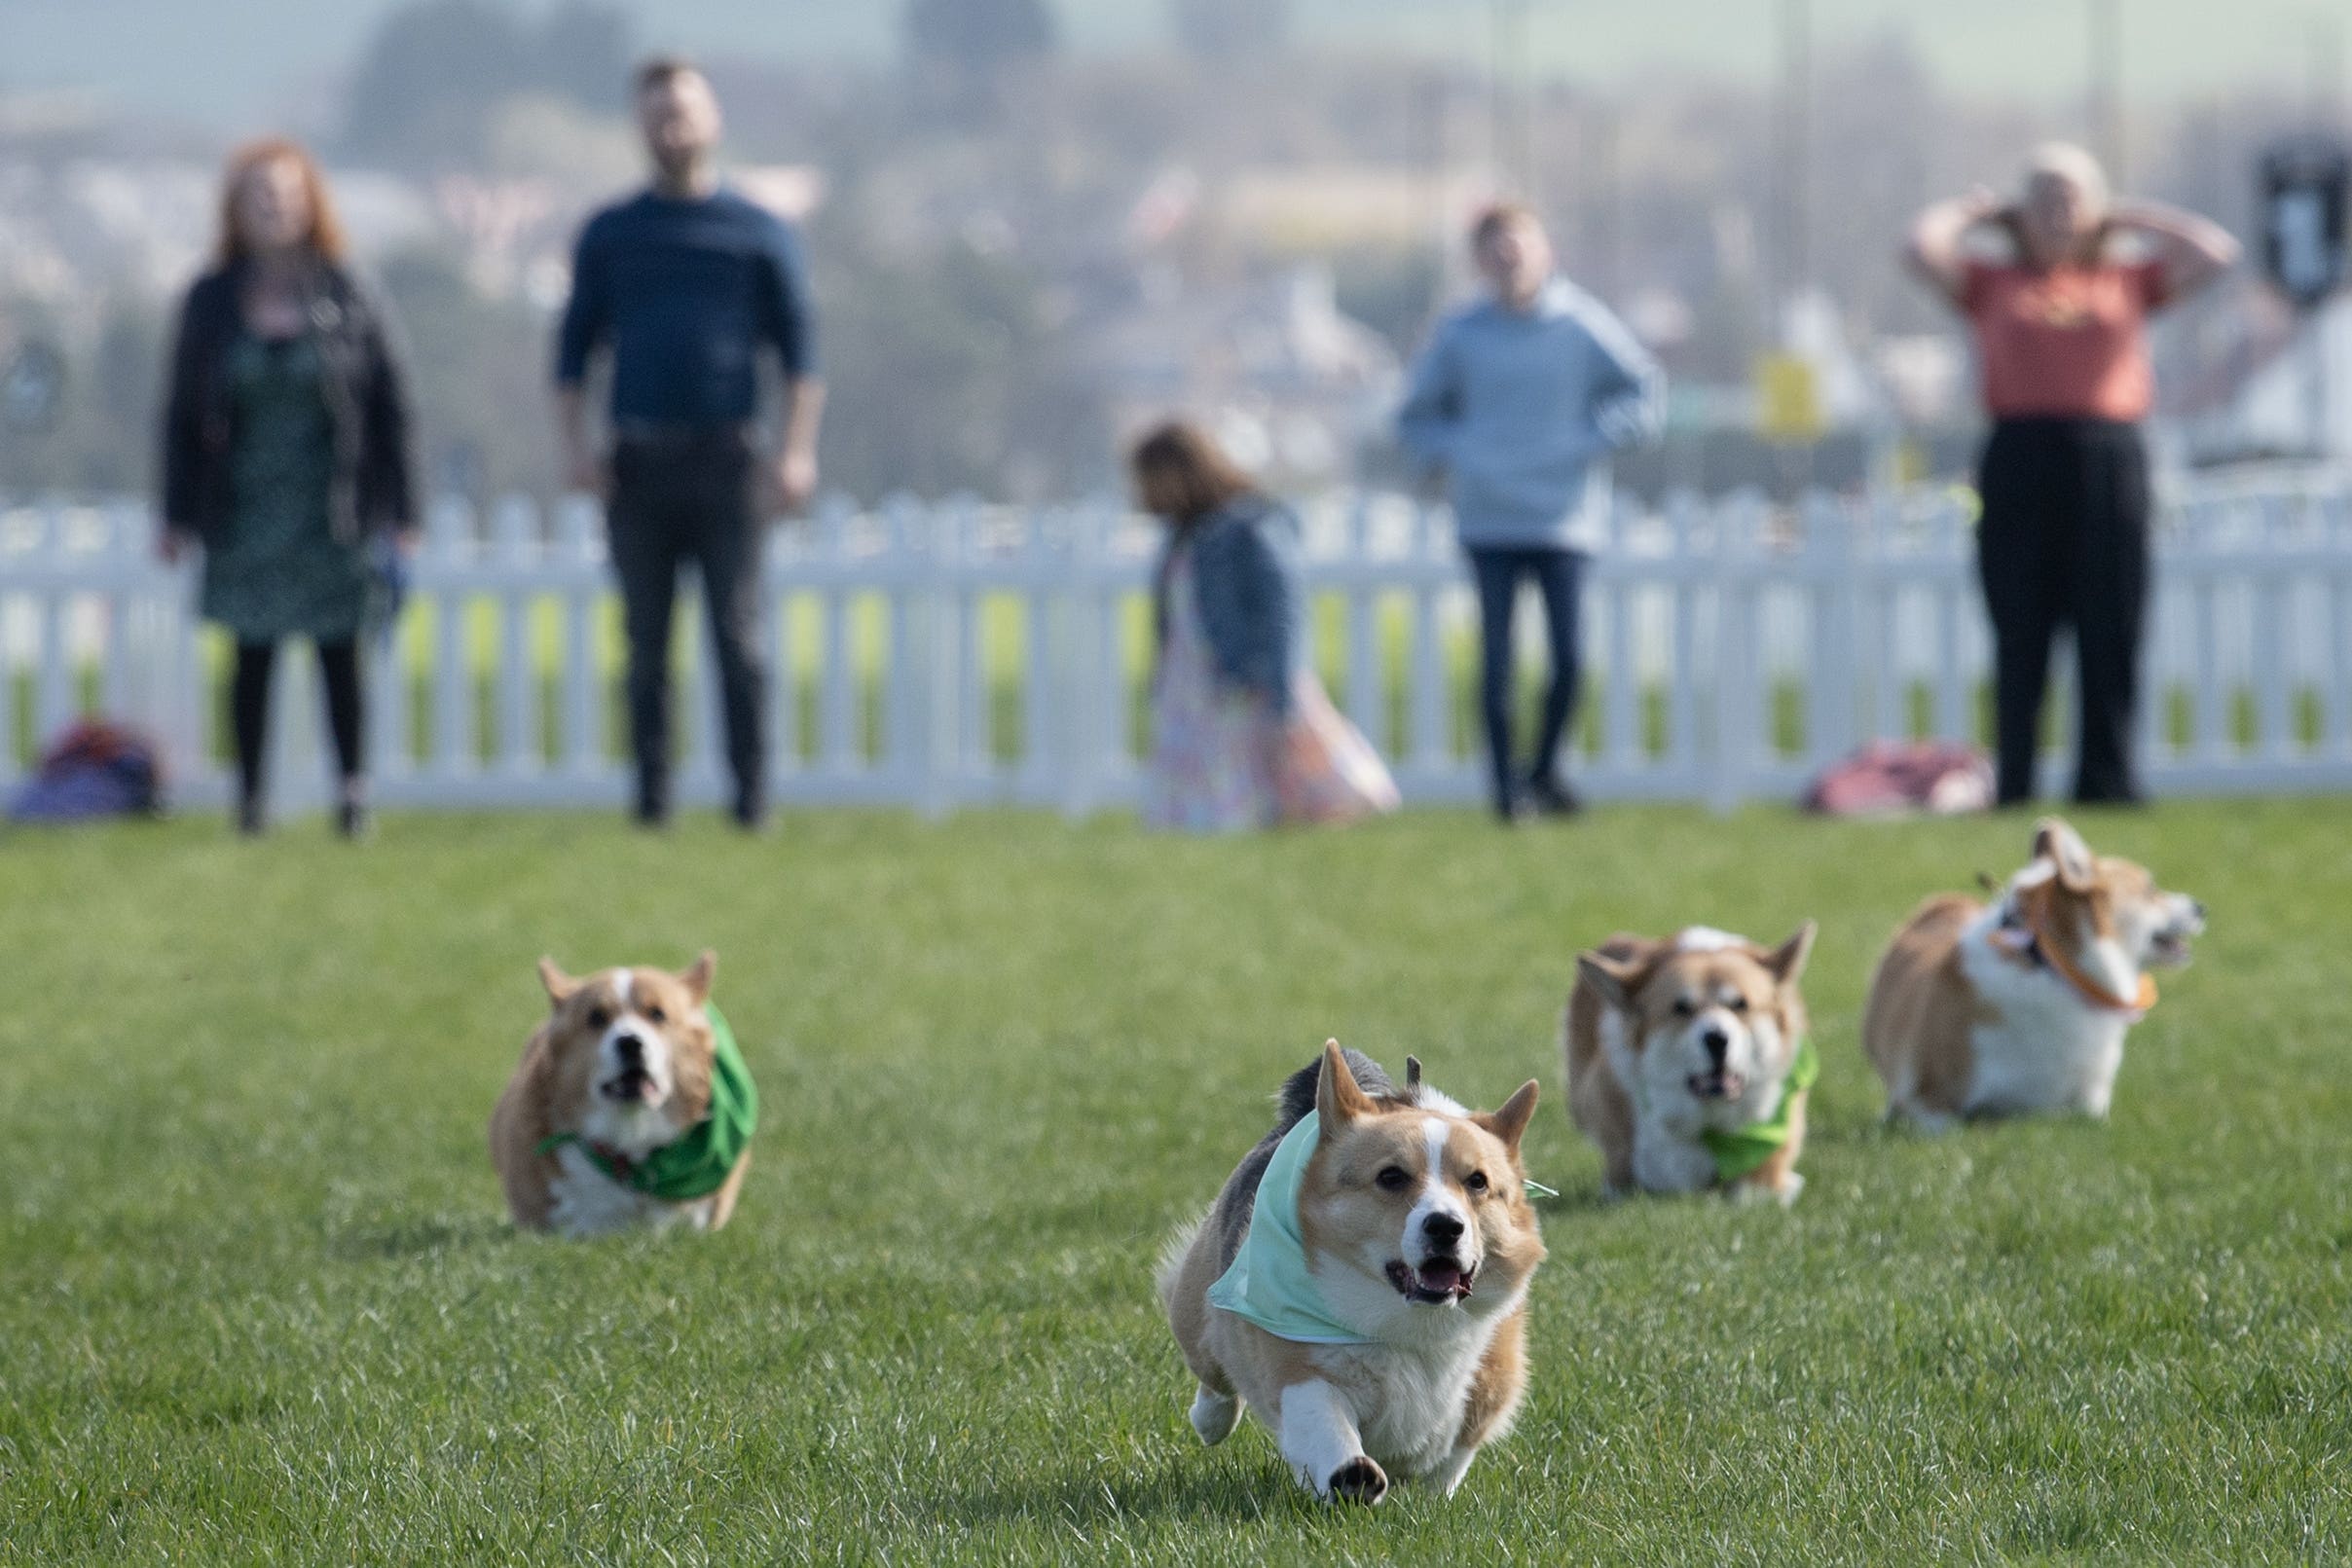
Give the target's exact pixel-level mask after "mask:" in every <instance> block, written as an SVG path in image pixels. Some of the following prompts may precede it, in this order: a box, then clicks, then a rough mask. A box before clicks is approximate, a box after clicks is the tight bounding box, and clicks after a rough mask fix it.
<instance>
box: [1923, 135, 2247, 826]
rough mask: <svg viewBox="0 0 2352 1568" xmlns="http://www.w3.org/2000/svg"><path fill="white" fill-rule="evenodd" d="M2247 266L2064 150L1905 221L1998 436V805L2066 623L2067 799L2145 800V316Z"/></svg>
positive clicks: (2219, 242)
mask: <svg viewBox="0 0 2352 1568" xmlns="http://www.w3.org/2000/svg"><path fill="white" fill-rule="evenodd" d="M1979 235H1983V236H1984V237H1986V238H1988V239H1990V240H1992V241H1993V244H1992V246H1991V247H1990V248H1991V250H1992V252H1993V253H1992V254H1991V255H1987V254H1986V253H1985V251H1986V249H1987V248H1988V247H1986V246H1983V245H1980V244H1979V243H1977V238H1978V236H1979ZM2237 256H2238V246H2237V242H2236V241H2235V240H2234V239H2232V238H2231V237H2229V236H2228V234H2226V233H2225V232H2224V231H2223V230H2222V229H2221V228H2220V227H2219V226H2218V225H2216V224H2214V223H2212V222H2210V221H2209V220H2207V219H2204V218H2201V217H2198V216H2196V215H2194V214H2193V213H2187V212H2182V211H2179V210H2177V209H2175V208H2171V207H2166V206H2161V205H2159V204H2157V203H2155V202H2152V201H2131V202H2122V201H2110V200H2109V198H2108V191H2107V179H2106V176H2105V174H2104V173H2103V172H2102V171H2101V169H2100V167H2099V164H2098V163H2097V161H2096V160H2094V159H2093V158H2092V157H2091V156H2090V155H2089V154H2088V153H2086V152H2083V151H2082V150H2081V149H2080V148H2078V147H2071V146H2066V145H2062V144H2053V145H2051V146H2046V147H2043V148H2042V149H2040V151H2039V152H2037V153H2036V154H2035V155H2034V157H2033V158H2032V159H2031V160H2030V161H2029V162H2028V164H2027V165H2026V174H2025V185H2024V191H2023V195H2022V196H2021V197H2020V198H2019V199H2018V200H2017V201H2014V202H2005V203H2004V202H2003V201H2000V200H1999V199H1998V198H1996V197H1994V196H1993V195H1991V194H1990V193H1989V192H1985V191H1982V190H1979V191H1976V192H1972V193H1970V194H1969V195H1967V196H1965V197H1961V198H1959V199H1957V200H1954V201H1941V202H1938V203H1936V204H1935V205H1934V206H1931V207H1929V208H1928V210H1927V211H1925V212H1923V213H1922V214H1920V216H1919V219H1918V221H1917V222H1916V223H1915V224H1914V225H1913V226H1912V230H1911V237H1910V243H1909V245H1908V247H1907V248H1906V251H1905V255H1904V260H1905V262H1906V263H1907V264H1908V266H1909V267H1910V269H1911V271H1912V272H1913V273H1916V274H1917V275H1918V276H1919V277H1920V278H1921V280H1922V281H1924V282H1926V283H1927V284H1928V286H1929V287H1930V288H1932V289H1934V290H1935V291H1936V292H1937V293H1939V294H1941V295H1942V296H1943V297H1944V298H1945V299H1947V300H1949V301H1950V302H1951V303H1952V305H1953V306H1954V307H1955V308H1956V309H1958V310H1960V312H1961V313H1962V314H1963V315H1964V316H1966V318H1967V321H1968V324H1969V327H1970V328H1971V329H1972V331H1973V334H1974V337H1975V340H1976V354H1977V363H1978V367H1979V371H1980V374H1981V376H1982V378H1983V392H1984V401H1985V411H1986V413H1987V414H1989V415H1990V416H1991V417H1992V421H1993V430H1992V435H1991V438H1990V439H1989V440H1988V441H1987V442H1986V445H1985V451H1984V458H1983V462H1982V465H1981V468H1980V471H1979V477H1978V489H1979V491H1980V492H1981V493H1982V495H1983V498H1984V519H1983V523H1982V525H1981V526H1980V528H1979V529H1978V533H1977V563H1978V570H1979V573H1980V575H1981V578H1982V580H1983V584H1984V594H1985V607H1986V609H1987V611H1988V612H1989V613H1990V615H1991V618H1992V622H1993V645H1994V665H1995V671H1994V687H1993V698H1994V701H1993V707H1994V715H1995V720H1994V728H1995V732H1996V750H1997V752H1998V754H1999V757H2000V773H1999V779H2000V782H1999V799H2000V801H2001V803H2002V804H2004V805H2009V804H2015V803H2018V802H2021V801H2025V800H2029V799H2031V798H2032V796H2033V793H2034V772H2035V762H2036V750H2037V747H2036V740H2037V737H2038V735H2039V733H2040V717H2041V702H2042V696H2043V693H2044V691H2045V689H2046V687H2047V685H2048V677H2049V663H2050V644H2051V640H2052V638H2054V637H2055V636H2056V634H2057V631H2058V628H2059V627H2060V626H2062V625H2071V626H2072V627H2073V628H2074V632H2075V647H2076V664H2077V667H2078V670H2079V672H2080V675H2081V680H2080V686H2081V700H2080V703H2079V707H2080V710H2081V714H2080V717H2081V728H2080V739H2079V743H2078V747H2077V751H2076V775H2075V798H2076V800H2078V801H2084V802H2109V803H2130V802H2134V801H2137V800H2138V799H2139V798H2140V791H2139V782H2138V779H2137V777H2136V775H2135V773H2134V771H2133V764H2132V755H2131V735H2132V715H2133V712H2134V711H2135V709H2136V707H2137V704H2138V694H2139V661H2140V640H2141V630H2142V623H2143V621H2144V619H2145V611H2146V605H2147V600H2148V563H2149V544H2148V522H2149V486H2148V456H2147V451H2146V448H2145V447H2144V445H2143V443H2142V441H2141V438H2140V421H2141V420H2142V419H2146V418H2147V416H2148V412H2149V408H2150V404H2151V403H2152V401H2153V399H2154V391H2155V381H2154V376H2153V374H2152V372H2151V370H2150V364H2149V354H2148V333H2147V326H2148V318H2149V317H2150V315H2151V314H2153V313H2154V312H2155V311H2157V310H2162V309H2163V308H2164V307H2166V306H2168V305H2171V304H2173V303H2175V302H2177V301H2179V300H2181V299H2184V298H2186V297H2187V296H2188V295H2190V294H2193V293H2195V292H2196V291H2197V290H2198V289H2201V288H2203V287H2205V286H2206V285H2207V284H2208V283H2211V282H2212V281H2213V280H2214V279H2215V278H2217V277H2219V276H2221V275H2222V274H2223V273H2225V272H2227V271H2228V270H2229V268H2230V267H2231V266H2232V265H2233V264H2234V263H2235V262H2236V260H2237Z"/></svg>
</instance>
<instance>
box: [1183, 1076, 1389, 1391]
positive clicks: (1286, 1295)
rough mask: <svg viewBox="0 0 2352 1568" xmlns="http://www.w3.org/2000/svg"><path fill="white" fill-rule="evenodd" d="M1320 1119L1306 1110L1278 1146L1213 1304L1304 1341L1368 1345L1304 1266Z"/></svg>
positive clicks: (1279, 1335)
mask: <svg viewBox="0 0 2352 1568" xmlns="http://www.w3.org/2000/svg"><path fill="white" fill-rule="evenodd" d="M1319 1135H1320V1134H1319V1129H1318V1118H1317V1117H1316V1115H1315V1112H1311V1111H1310V1112H1307V1113H1306V1114H1305V1116H1304V1117H1302V1118H1301V1119H1300V1121H1299V1124H1298V1125H1297V1126H1295V1127H1293V1128H1291V1130H1290V1131H1289V1132H1287V1133H1285V1134H1283V1137H1282V1142H1281V1143H1280V1144H1278V1145H1276V1146H1275V1148H1274V1157H1273V1159H1272V1160H1271V1161H1270V1162H1269V1163H1268V1165H1267V1167H1266V1175H1265V1176H1264V1177H1263V1178H1262V1179H1261V1180H1260V1181H1259V1183H1258V1196H1257V1199H1256V1201H1255V1202H1253V1203H1252V1204H1251V1205H1250V1225H1249V1234H1247V1235H1246V1236H1244V1237H1242V1238H1241V1250H1240V1251H1239V1252H1238V1253H1235V1254H1234V1255H1233V1266H1232V1267H1231V1268H1229V1269H1227V1270H1226V1271H1225V1273H1224V1275H1223V1276H1222V1277H1220V1278H1219V1279H1218V1281H1217V1283H1216V1284H1214V1285H1212V1286H1210V1287H1209V1305H1211V1306H1214V1307H1221V1308H1223V1309H1224V1310H1225V1311H1228V1312H1231V1313H1232V1314H1233V1315H1234V1316H1235V1317H1237V1318H1247V1319H1248V1320H1249V1321H1250V1322H1252V1323H1254V1324H1256V1325H1257V1326H1258V1327H1259V1328H1261V1329H1264V1330H1265V1331H1267V1332H1268V1333H1270V1334H1272V1335H1273V1336H1274V1337H1275V1338H1277V1339H1292V1340H1296V1341H1298V1342H1299V1343H1301V1344H1305V1345H1368V1344H1370V1343H1372V1341H1371V1340H1369V1339H1367V1338H1366V1337H1365V1336H1364V1335H1362V1334H1360V1333H1358V1332H1356V1331H1355V1330H1353V1329H1351V1328H1349V1327H1348V1326H1347V1325H1346V1324H1344V1323H1341V1321H1340V1320H1339V1319H1337V1318H1335V1317H1333V1316H1332V1315H1331V1308H1330V1307H1328V1306H1326V1305H1325V1304H1324V1301H1323V1293H1322V1292H1321V1291H1320V1290H1318V1289H1316V1287H1315V1280H1314V1276H1313V1275H1312V1274H1309V1273H1308V1272H1307V1271H1306V1238H1305V1236H1304V1235H1303V1234H1301V1232H1300V1230H1299V1187H1300V1185H1301V1184H1302V1183H1303V1182H1304V1181H1305V1178H1306V1162H1307V1161H1308V1160H1309V1159H1310V1158H1312V1157H1313V1156H1314V1152H1315V1140H1316V1138H1317V1137H1318V1136H1319Z"/></svg>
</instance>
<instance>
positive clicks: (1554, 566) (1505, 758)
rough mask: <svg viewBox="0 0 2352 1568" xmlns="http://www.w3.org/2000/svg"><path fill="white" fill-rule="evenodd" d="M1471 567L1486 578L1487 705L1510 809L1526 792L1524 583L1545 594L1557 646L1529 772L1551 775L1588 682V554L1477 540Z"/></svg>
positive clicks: (1482, 628)
mask: <svg viewBox="0 0 2352 1568" xmlns="http://www.w3.org/2000/svg"><path fill="white" fill-rule="evenodd" d="M1470 567H1471V570H1472V571H1473V572H1474V573H1476V575H1477V577H1478V624H1479V648H1480V665H1479V687H1478V694H1479V707H1480V710H1481V711H1482V712H1483V713H1484V714H1485V717H1486V721H1487V757H1488V764H1489V766H1490V767H1491V768H1492V770H1493V780H1494V804H1495V806H1496V808H1497V809H1498V810H1504V809H1508V808H1509V807H1510V805H1511V803H1512V801H1513V800H1514V799H1515V798H1516V797H1517V795H1518V793H1519V784H1518V775H1517V774H1516V773H1514V772H1513V771H1512V767H1511V707H1512V687H1513V684H1514V680H1513V675H1514V673H1515V672H1514V666H1515V664H1516V663H1517V661H1516V660H1515V659H1514V658H1513V657H1512V649H1511V622H1512V618H1513V612H1514V611H1515V610H1516V609H1517V607H1518V604H1519V585H1520V583H1521V581H1522V580H1523V579H1525V578H1527V577H1532V578H1534V579H1535V586H1536V587H1537V588H1538V589H1540V590H1541V591H1542V593H1543V602H1544V625H1545V628H1546V630H1547V631H1548V632H1549V634H1550V641H1551V645H1552V684H1551V686H1550V688H1549V689H1548V690H1547V691H1546V692H1545V693H1544V706H1543V724H1542V727H1541V729H1539V730H1538V731H1537V732H1536V737H1535V756H1534V759H1533V763H1532V765H1531V766H1530V768H1529V770H1528V771H1529V772H1530V773H1531V774H1532V775H1533V776H1534V777H1536V778H1539V779H1541V778H1549V777H1550V776H1551V773H1552V770H1553V768H1554V767H1555V766H1556V759H1557V757H1558V755H1559V752H1560V742H1561V737H1562V736H1563V735H1565V734H1566V733H1567V728H1568V720H1569V719H1570V718H1572V717H1574V716H1575V712H1576V699H1577V696H1578V694H1579V693H1580V691H1581V689H1582V687H1583V684H1584V666H1583V659H1582V653H1581V650H1582V644H1581V642H1580V640H1579V638H1578V636H1577V607H1578V606H1577V599H1578V586H1579V582H1580V580H1581V579H1582V577H1583V575H1584V557H1582V556H1580V555H1578V554H1577V553H1576V552H1575V551H1573V550H1563V549H1559V548H1556V547H1551V546H1537V547H1523V546H1489V545H1476V546H1473V547H1471V550H1470Z"/></svg>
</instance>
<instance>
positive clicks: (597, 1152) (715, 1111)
mask: <svg viewBox="0 0 2352 1568" xmlns="http://www.w3.org/2000/svg"><path fill="white" fill-rule="evenodd" d="M702 1010H703V1012H704V1014H705V1015H706V1016H707V1017H709V1019H710V1020H711V1045H712V1053H711V1110H710V1112H709V1114H707V1115H705V1116H704V1117H703V1118H702V1120H700V1121H698V1122H696V1123H695V1124H694V1125H693V1126H691V1127H689V1128H687V1129H686V1131H685V1135H684V1136H683V1137H681V1138H680V1139H679V1140H678V1141H677V1142H675V1143H669V1144H664V1145H662V1147H661V1148H659V1149H654V1150H653V1151H652V1152H651V1153H649V1154H647V1155H646V1156H645V1157H644V1158H643V1159H641V1160H632V1159H630V1158H629V1157H628V1156H626V1155H624V1154H621V1153H619V1152H617V1151H616V1150H613V1149H606V1148H603V1147H602V1146H600V1145H597V1144H592V1143H590V1142H589V1141H588V1140H587V1139H585V1138H582V1137H581V1136H580V1135H579V1134H578V1133H575V1132H566V1133H557V1134H556V1135H555V1136H554V1137H552V1138H542V1139H540V1140H539V1152H540V1153H542V1154H551V1153H553V1152H555V1150H556V1149H559V1148H561V1147H562V1146H563V1145H565V1144H577V1145H579V1146H580V1149H581V1151H582V1152H584V1153H586V1154H587V1156H588V1157H589V1159H590V1160H592V1161H594V1162H595V1164H596V1168H597V1169H598V1170H600V1171H603V1172H604V1173H605V1174H606V1176H609V1177H610V1178H612V1180H614V1181H615V1182H618V1183H619V1184H620V1185H623V1186H625V1187H629V1188H631V1189H632V1190H634V1191H638V1192H643V1193H644V1194H645V1196H647V1197H649V1198H659V1199H661V1200H662V1201H663V1202H665V1203H691V1202H693V1201H694V1200H695V1199H696V1198H707V1197H709V1196H710V1195H711V1194H712V1193H714V1192H716V1191H717V1190H718V1189H719V1188H720V1187H721V1186H724V1185H726V1180H727V1178H728V1176H730V1175H731V1174H733V1172H734V1170H735V1167H736V1166H737V1165H738V1164H740V1163H742V1160H743V1155H744V1150H745V1149H749V1148H750V1147H751V1143H752V1132H753V1128H755V1127H757V1126H758V1125H759V1090H758V1089H757V1087H755V1086H754V1085H753V1082H752V1071H751V1069H750V1068H748V1067H746V1066H744V1061H743V1052H742V1051H741V1050H739V1049H738V1048H737V1047H736V1044H735V1031H733V1030H732V1029H729V1028H728V1027H727V1021H726V1019H724V1018H722V1017H720V1016H719V1012H718V1009H717V1007H715V1006H712V1005H711V1004H710V1003H704V1004H703V1009H702Z"/></svg>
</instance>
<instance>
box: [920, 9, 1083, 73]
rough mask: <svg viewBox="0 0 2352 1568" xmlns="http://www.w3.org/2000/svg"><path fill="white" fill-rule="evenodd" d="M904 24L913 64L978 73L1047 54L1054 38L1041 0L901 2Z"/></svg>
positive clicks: (1057, 35)
mask: <svg viewBox="0 0 2352 1568" xmlns="http://www.w3.org/2000/svg"><path fill="white" fill-rule="evenodd" d="M905 25H906V55H907V57H908V58H909V59H910V60H912V61H914V62H915V63H916V64H917V65H925V66H930V65H943V66H948V67H951V68H954V69H956V70H959V71H966V72H973V73H976V74H980V75H986V74H988V73H990V72H991V71H993V70H994V69H995V68H997V67H998V66H1002V65H1011V64H1013V63H1015V62H1017V61H1021V60H1030V59H1036V58H1038V57H1039V56H1041V55H1050V54H1052V53H1053V51H1054V48H1055V47H1056V46H1057V45H1058V44H1059V42H1060V28H1059V27H1058V26H1057V25H1056V23H1055V18H1054V15H1053V11H1052V8H1051V7H1050V6H1049V5H1048V4H1047V0H907V6H906V18H905Z"/></svg>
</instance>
